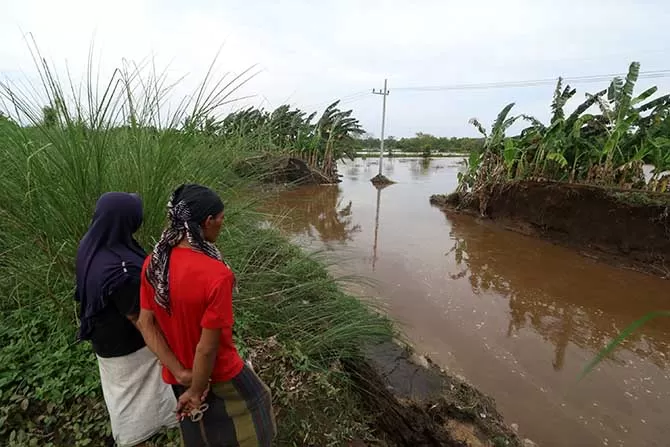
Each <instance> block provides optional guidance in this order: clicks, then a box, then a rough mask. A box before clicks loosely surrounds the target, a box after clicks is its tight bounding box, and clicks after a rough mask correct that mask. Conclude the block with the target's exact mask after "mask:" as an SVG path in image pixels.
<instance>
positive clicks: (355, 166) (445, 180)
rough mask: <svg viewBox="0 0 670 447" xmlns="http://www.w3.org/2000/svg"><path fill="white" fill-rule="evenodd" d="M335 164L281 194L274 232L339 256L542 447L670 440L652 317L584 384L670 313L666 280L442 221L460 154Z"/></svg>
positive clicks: (410, 333) (461, 220)
mask: <svg viewBox="0 0 670 447" xmlns="http://www.w3.org/2000/svg"><path fill="white" fill-rule="evenodd" d="M378 166H379V165H378V161H377V160H376V159H371V158H369V159H367V160H362V159H356V160H355V161H351V162H347V163H344V164H341V165H340V166H339V169H340V173H341V174H343V178H342V183H341V184H340V185H338V186H317V187H312V186H310V187H302V188H299V189H296V190H292V191H285V192H280V193H277V196H276V197H274V200H272V201H271V205H270V208H269V210H270V211H271V212H272V213H273V214H276V215H282V216H283V217H282V218H281V219H276V225H278V226H279V227H280V228H281V229H282V230H284V231H285V232H287V233H289V234H290V235H291V236H292V237H293V238H294V239H295V240H296V241H298V243H300V244H302V245H303V246H304V247H306V248H307V249H309V250H315V251H316V250H318V251H323V252H325V253H326V255H327V256H328V257H329V258H331V259H333V260H334V264H333V269H334V272H336V274H338V275H340V274H342V275H356V276H358V277H361V278H365V279H366V280H365V281H359V282H356V283H355V285H354V286H349V287H350V290H355V291H356V293H358V294H360V295H361V296H365V297H367V299H369V300H371V301H372V302H373V303H374V304H375V305H378V306H380V307H382V308H383V310H384V311H385V312H386V313H387V314H388V315H389V316H390V317H391V318H392V319H394V320H395V321H396V322H397V323H398V324H399V326H400V328H401V329H402V330H403V332H404V333H405V334H406V336H407V338H408V340H409V341H410V342H411V344H412V345H413V346H414V347H415V348H416V349H417V350H418V351H420V352H423V353H425V354H427V355H428V356H430V357H431V358H432V359H433V360H434V361H435V362H436V363H438V364H439V365H441V366H442V367H443V368H445V369H446V370H448V371H449V372H450V373H452V374H457V375H460V376H462V377H464V378H466V380H467V381H469V382H470V383H472V384H473V385H475V386H476V387H478V388H479V389H480V390H481V391H483V392H484V393H487V394H489V395H490V396H492V397H493V398H494V399H495V400H496V402H497V404H498V408H499V410H500V411H501V412H502V414H503V415H504V417H505V419H506V421H507V422H508V423H510V424H511V423H517V424H518V425H519V426H520V433H521V435H522V436H523V437H528V438H530V439H533V440H534V441H535V442H537V443H538V444H539V445H540V446H543V447H564V446H565V447H567V446H571V447H572V446H599V445H609V446H635V447H638V446H668V445H670V423H668V419H667V417H668V415H670V412H669V411H668V410H670V381H669V380H668V379H669V374H670V373H669V365H668V359H669V358H668V356H669V355H670V350H669V343H670V325H669V324H668V322H667V321H666V320H664V319H659V320H654V321H652V322H651V323H649V324H647V325H645V326H643V327H642V328H641V329H639V330H638V331H637V332H635V333H634V334H633V335H632V336H631V337H630V338H629V339H628V340H627V341H626V342H625V343H624V344H623V345H622V346H621V347H620V348H618V349H617V350H616V352H615V353H614V355H613V356H611V357H610V358H607V359H606V360H604V362H603V363H601V364H600V366H598V367H597V368H596V369H595V370H594V371H593V372H592V373H591V374H589V375H588V376H587V377H586V378H584V379H582V380H581V381H578V378H579V375H580V371H581V370H582V368H583V367H584V366H585V365H586V364H587V363H588V361H589V360H590V359H592V358H593V357H594V356H595V355H596V354H597V352H598V351H599V350H600V349H601V348H602V347H603V346H604V345H606V344H607V342H608V341H609V340H610V339H612V338H613V337H614V336H615V335H616V334H617V333H618V332H619V331H620V330H621V329H623V328H625V327H626V326H627V325H628V324H630V323H631V322H632V321H634V320H635V319H637V318H639V317H641V316H642V315H644V314H646V313H648V312H651V311H655V310H664V309H667V307H666V306H667V304H668V300H669V299H670V297H668V291H669V290H670V288H669V285H670V283H668V282H667V281H664V280H661V279H658V278H655V277H652V276H647V275H644V274H641V273H637V272H633V271H628V270H622V269H616V268H613V267H610V266H608V265H604V264H601V263H598V262H596V261H594V260H592V259H589V258H586V257H583V256H580V255H579V254H577V253H575V252H573V251H571V250H568V249H565V248H563V247H559V246H556V245H553V244H551V243H548V242H545V241H542V240H538V239H535V238H531V237H527V236H523V235H520V234H517V233H514V232H511V231H506V230H503V229H500V228H497V227H495V226H493V225H491V224H490V223H486V222H482V221H480V220H478V219H475V218H473V217H470V216H464V215H445V214H444V213H443V212H442V211H440V210H438V209H436V208H434V207H432V206H431V205H430V204H429V202H428V198H429V196H430V195H431V194H435V193H446V192H451V191H453V190H454V189H455V187H456V184H457V173H458V171H459V170H460V169H462V166H463V165H462V164H461V159H459V158H440V159H433V160H422V159H387V160H384V164H383V170H384V174H385V175H386V176H388V177H389V178H391V179H393V180H394V181H396V182H397V183H396V184H394V185H392V186H389V187H387V188H385V189H383V190H379V191H378V190H377V189H375V187H373V186H372V185H371V184H370V182H369V179H370V178H371V177H373V176H374V175H375V174H377V169H378Z"/></svg>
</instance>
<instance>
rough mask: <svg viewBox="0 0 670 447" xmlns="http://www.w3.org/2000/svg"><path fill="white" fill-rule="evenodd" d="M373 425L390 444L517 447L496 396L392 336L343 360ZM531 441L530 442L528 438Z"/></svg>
mask: <svg viewBox="0 0 670 447" xmlns="http://www.w3.org/2000/svg"><path fill="white" fill-rule="evenodd" d="M344 369H345V371H346V372H347V373H348V374H349V375H350V376H351V378H352V379H353V381H354V383H355V384H356V385H357V389H358V390H359V394H360V398H361V402H362V404H363V405H364V406H365V407H366V409H367V410H368V411H369V412H371V414H373V415H374V421H375V427H374V429H375V431H376V435H377V436H379V438H380V439H381V440H383V441H384V442H385V443H387V445H391V446H417V447H418V446H436V447H437V446H444V447H488V446H496V447H498V446H500V447H502V446H509V447H517V446H522V445H531V444H532V442H531V441H529V440H524V441H523V442H522V441H521V440H520V439H519V437H518V436H517V435H516V433H515V431H514V430H512V429H511V428H510V427H508V426H507V425H506V424H505V423H504V421H503V418H502V416H501V415H500V413H498V411H497V409H496V405H495V402H494V401H493V399H491V398H490V397H488V396H485V395H484V394H482V393H481V392H479V391H478V390H477V389H476V388H474V387H473V386H472V385H470V384H468V383H466V382H465V381H463V380H461V379H458V378H456V377H453V376H450V375H448V374H447V373H446V372H445V371H443V370H441V369H440V368H438V367H437V366H436V365H435V364H434V363H433V362H432V361H431V360H430V359H428V358H426V357H424V356H421V355H418V354H416V353H412V351H411V350H410V349H409V348H407V347H406V346H403V345H402V344H400V343H396V342H387V343H382V344H379V345H376V346H371V347H368V348H367V349H365V350H364V352H363V357H362V358H360V359H357V360H354V361H347V362H345V364H344ZM533 445H534V444H533Z"/></svg>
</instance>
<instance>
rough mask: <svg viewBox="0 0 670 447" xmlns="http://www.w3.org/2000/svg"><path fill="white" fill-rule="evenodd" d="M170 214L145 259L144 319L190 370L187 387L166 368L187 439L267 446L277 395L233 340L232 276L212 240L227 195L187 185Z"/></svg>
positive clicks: (144, 326) (151, 334) (147, 329)
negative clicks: (271, 392)
mask: <svg viewBox="0 0 670 447" xmlns="http://www.w3.org/2000/svg"><path fill="white" fill-rule="evenodd" d="M168 217H169V223H168V227H167V228H166V229H165V231H164V232H163V234H162V236H161V239H160V241H158V243H157V244H156V247H155V249H154V252H153V254H152V255H151V256H150V257H149V258H148V259H147V260H146V262H145V263H144V269H143V274H142V286H141V291H140V295H141V307H142V309H141V311H140V320H139V327H140V328H141V330H142V333H143V334H144V336H145V339H146V340H147V343H148V344H149V346H150V347H152V346H153V342H152V341H151V340H153V339H154V338H155V337H156V336H157V335H156V334H158V333H159V332H160V331H162V333H164V334H165V338H166V339H167V342H168V344H169V345H170V347H171V348H172V350H173V351H174V354H175V355H176V356H177V359H178V360H179V362H181V363H182V364H183V365H184V366H185V367H186V368H189V369H192V371H193V375H192V383H191V386H190V387H188V388H187V387H185V386H182V385H180V384H179V381H178V380H177V378H176V377H175V376H174V375H173V374H172V372H171V371H170V370H169V369H165V368H164V369H163V379H164V380H165V381H166V382H167V383H169V384H170V385H172V387H173V390H174V393H175V395H176V396H177V397H178V400H179V402H178V406H177V409H178V412H179V413H180V415H181V416H182V417H181V429H182V436H183V440H184V444H185V445H186V446H187V447H192V446H211V447H215V446H269V445H271V443H272V439H273V438H274V435H275V422H274V416H273V413H272V397H271V395H270V390H269V389H268V387H267V386H266V385H265V384H264V383H263V382H262V381H261V380H260V379H259V378H258V377H257V376H256V374H255V373H254V372H253V371H252V369H251V368H250V367H249V366H248V365H247V364H245V363H244V362H243V361H242V359H241V358H240V356H239V354H238V352H237V349H236V348H235V345H234V344H233V303H232V293H233V288H234V285H235V278H234V275H233V272H232V271H231V270H230V269H229V268H228V266H227V265H226V264H225V263H224V262H223V260H222V259H221V254H220V253H219V250H218V249H217V248H216V246H215V245H214V242H215V241H216V239H217V237H218V236H219V233H220V231H221V225H222V224H223V202H222V201H221V199H220V198H219V197H218V196H217V195H216V194H215V193H214V192H213V191H212V190H210V189H208V188H206V187H204V186H200V185H192V184H188V185H182V186H180V187H179V188H177V190H176V191H174V193H173V194H172V198H171V200H170V202H169V203H168ZM156 354H157V355H158V357H159V358H160V359H161V360H163V357H162V356H161V353H160V352H157V353H156ZM203 404H204V405H203Z"/></svg>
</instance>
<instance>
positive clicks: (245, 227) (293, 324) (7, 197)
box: [0, 51, 391, 445]
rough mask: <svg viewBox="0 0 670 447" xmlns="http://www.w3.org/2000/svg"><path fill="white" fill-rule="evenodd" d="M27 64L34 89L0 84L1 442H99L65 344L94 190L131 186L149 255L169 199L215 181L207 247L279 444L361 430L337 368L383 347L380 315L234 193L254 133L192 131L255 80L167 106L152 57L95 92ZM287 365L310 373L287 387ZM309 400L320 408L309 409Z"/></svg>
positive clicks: (339, 437)
mask: <svg viewBox="0 0 670 447" xmlns="http://www.w3.org/2000/svg"><path fill="white" fill-rule="evenodd" d="M34 56H35V60H36V68H37V70H38V72H39V75H40V79H41V84H39V85H32V86H29V87H28V88H21V87H20V86H18V85H16V84H9V83H3V84H1V85H0V93H1V94H2V97H3V99H4V103H5V105H6V109H7V112H9V113H10V116H11V118H12V119H9V120H7V119H2V118H0V163H1V165H2V167H3V169H2V170H0V190H2V192H3V193H2V195H0V254H1V256H0V268H1V269H2V275H0V310H1V311H2V312H0V339H1V341H0V346H1V347H2V353H1V354H0V364H2V365H3V366H2V368H1V369H0V390H1V394H0V441H2V444H3V445H5V444H9V445H29V444H30V445H32V444H34V445H100V444H101V443H102V442H103V441H102V439H103V438H104V437H105V436H107V435H109V427H108V424H107V419H106V413H105V411H104V405H103V404H102V400H101V394H100V389H99V384H98V375H97V369H96V366H95V362H94V357H93V355H92V352H91V349H90V347H89V346H88V345H87V344H75V343H74V334H75V331H76V324H77V318H76V306H75V303H74V301H73V283H74V255H75V251H76V247H77V243H78V241H79V239H80V238H81V236H82V235H83V234H84V232H85V231H86V229H87V226H88V223H89V220H90V216H91V214H92V211H93V208H94V205H95V201H96V200H97V198H98V197H99V195H100V194H101V193H103V192H105V191H130V192H137V193H139V194H140V195H141V196H142V198H143V201H144V207H145V221H144V225H143V227H142V229H141V231H140V233H139V240H140V241H141V243H143V245H144V246H145V247H146V248H150V247H151V245H152V242H153V240H154V238H155V237H157V236H158V235H159V234H160V230H161V228H162V225H163V222H164V216H165V203H166V200H167V197H168V196H169V193H170V191H171V190H172V189H173V188H174V187H175V186H176V185H178V184H180V183H183V182H187V181H193V182H199V183H203V184H207V185H210V186H212V187H213V188H215V189H217V190H218V191H219V192H220V193H221V195H222V196H223V197H224V201H226V202H227V212H226V225H225V231H224V232H223V234H222V237H221V239H220V246H221V248H222V251H223V253H224V256H226V257H227V259H228V260H229V261H230V262H231V264H232V266H233V269H234V270H236V272H237V274H238V277H239V284H240V289H241V291H240V294H239V296H237V297H236V298H235V310H236V315H237V325H236V331H235V333H236V338H237V340H238V343H239V344H240V346H241V348H242V351H243V352H244V353H245V354H249V355H252V354H253V353H254V351H262V350H263V349H264V346H265V344H266V341H267V340H272V343H271V345H272V346H274V348H273V349H272V350H271V351H272V352H270V354H269V355H268V356H266V357H265V363H266V364H264V365H261V367H260V370H261V372H262V374H264V377H265V378H266V380H268V381H269V383H270V384H271V385H273V386H275V387H276V389H275V391H276V393H277V399H278V401H279V402H280V406H279V408H280V412H279V415H278V418H279V423H280V427H283V429H280V434H281V441H282V442H286V443H296V444H301V443H303V442H310V443H313V444H317V445H325V444H327V443H333V444H337V443H341V442H342V441H343V438H344V437H347V436H352V435H354V434H362V435H365V433H360V432H365V430H366V429H365V426H364V424H362V423H361V422H362V421H365V418H364V417H363V416H362V415H361V414H359V413H358V410H357V407H356V404H355V400H354V399H353V397H352V396H353V395H352V394H351V393H349V392H348V390H349V384H348V381H347V379H346V377H345V376H344V375H342V374H341V373H340V372H339V369H338V368H337V364H338V360H340V359H342V358H347V357H351V356H353V355H356V353H357V350H358V348H359V347H360V346H361V345H363V344H366V343H369V342H374V341H376V340H383V339H387V338H389V337H390V336H391V328H390V326H389V324H388V322H387V321H386V320H385V319H384V318H382V317H380V316H378V315H377V314H375V313H372V312H370V311H369V310H368V309H367V308H366V307H365V306H364V305H363V304H362V303H361V302H360V301H358V300H356V299H354V298H351V297H348V296H346V295H344V294H343V293H342V292H341V291H340V290H339V288H338V287H337V285H336V284H335V283H334V281H333V279H332V278H331V277H330V276H329V275H328V273H327V272H326V269H325V268H324V267H323V265H321V264H320V263H319V262H318V261H316V260H314V259H312V258H311V257H310V256H308V255H306V254H304V253H303V252H302V251H300V250H298V249H297V248H295V247H293V246H292V245H290V244H289V243H288V242H287V241H286V240H284V239H283V238H281V237H280V236H279V234H278V233H277V232H276V231H274V230H271V229H262V228H261V227H260V225H259V222H260V218H261V216H260V215H259V214H258V213H257V212H256V211H255V208H254V206H253V203H254V201H253V200H251V199H250V198H249V196H248V193H247V192H246V186H248V185H249V183H250V182H252V181H253V179H245V178H240V177H238V176H237V175H236V174H235V173H234V172H233V170H232V169H231V165H232V164H234V162H235V161H236V160H238V159H240V158H241V157H248V156H249V155H253V154H254V153H255V152H257V151H258V150H259V149H261V147H260V146H261V145H262V144H260V143H259V142H258V141H256V140H255V139H254V137H253V135H246V136H245V137H244V138H234V137H231V138H220V137H216V138H212V137H211V136H209V135H207V133H204V132H202V131H201V130H200V128H201V126H198V125H195V124H197V123H198V122H201V121H202V120H204V119H206V117H209V116H212V115H213V114H216V113H217V111H218V110H219V109H220V108H221V107H222V106H224V105H226V104H230V103H231V102H233V101H235V99H236V94H237V91H238V88H239V87H240V86H241V85H243V84H244V83H245V82H247V81H248V80H249V79H250V77H252V75H253V73H252V72H251V71H246V72H243V73H242V74H241V75H238V76H235V77H233V76H230V77H227V78H226V77H224V78H223V79H214V78H213V77H212V75H211V73H212V71H210V73H208V74H207V76H206V77H205V79H204V81H203V82H202V84H201V85H200V87H199V88H198V89H197V90H196V91H195V92H193V94H191V95H189V96H187V97H186V98H184V99H182V100H178V99H177V98H174V97H173V96H171V94H172V92H173V90H172V86H170V85H169V84H168V81H167V79H166V77H165V76H164V75H163V74H161V73H158V72H156V71H155V70H154V69H153V67H152V66H151V65H150V64H145V65H131V64H125V65H124V66H122V67H121V68H119V69H117V70H115V71H114V72H113V73H112V74H111V76H110V77H109V79H108V80H107V81H106V82H104V83H99V82H98V75H97V74H94V73H93V70H89V72H88V73H87V76H86V79H85V81H84V82H83V83H82V84H81V85H79V84H77V83H75V82H73V81H72V80H71V79H68V80H67V81H61V80H59V78H58V77H57V76H56V74H55V71H54V70H53V68H52V67H51V66H49V65H48V64H47V63H46V62H44V59H43V58H42V57H41V55H39V53H38V52H37V51H34ZM91 66H92V62H91ZM45 106H46V107H47V108H48V110H44V107H45ZM47 112H48V113H47ZM47 116H48V119H45V118H46V117H47ZM277 346H278V347H277ZM274 365H277V367H276V368H275V366H274ZM282 365H283V366H282ZM287 368H288V370H289V371H297V370H299V371H300V373H301V374H303V375H305V377H307V378H310V377H311V378H312V379H313V378H314V377H317V378H318V380H316V379H314V380H312V379H309V380H308V379H305V381H304V382H303V389H302V390H301V393H299V394H298V393H297V392H296V391H295V390H293V391H288V390H290V389H291V387H288V386H284V385H283V382H282V381H283V380H285V379H286V377H283V376H286V375H287V374H284V373H283V372H285V371H286V369H287ZM291 374H292V373H291ZM288 375H290V374H288ZM324 387H326V388H327V389H328V390H330V391H329V392H328V393H324V392H322V390H323V389H324ZM333 390H335V391H333ZM338 390H339V391H338ZM291 393H293V394H291ZM297 396H299V397H300V399H297ZM320 405H321V406H324V405H325V406H327V407H328V408H329V410H328V411H325V410H324V411H323V412H319V410H318V408H312V409H311V410H310V406H317V407H318V406H320ZM338 418H341V420H340V419H338ZM165 442H167V441H165ZM31 443H32V444H31Z"/></svg>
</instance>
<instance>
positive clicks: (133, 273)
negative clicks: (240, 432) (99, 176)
mask: <svg viewBox="0 0 670 447" xmlns="http://www.w3.org/2000/svg"><path fill="white" fill-rule="evenodd" d="M141 224H142V201H141V200H140V198H139V197H138V196H137V195H134V194H127V193H120V192H110V193H106V194H103V195H102V196H101V197H100V198H99V199H98V202H97V204H96V207H95V214H94V215H93V221H92V223H91V226H90V227H89V229H88V231H87V233H86V234H85V235H84V237H83V239H82V240H81V242H80V243H79V249H78V250H77V264H76V268H77V288H76V293H75V299H76V300H77V301H79V303H80V314H79V316H80V320H81V324H80V328H79V334H78V339H79V340H90V341H91V344H92V345H93V350H94V351H95V353H96V356H97V358H98V366H99V370H100V382H101V384H102V392H103V396H104V398H105V403H106V405H107V410H108V411H109V417H110V420H111V425H112V434H113V436H114V440H115V441H116V443H117V445H120V446H136V445H141V444H142V443H143V442H144V441H146V440H147V439H149V438H150V437H151V436H152V435H154V434H155V433H156V432H158V431H159V430H160V429H161V428H162V427H171V426H175V425H176V420H175V413H174V409H175V406H176V404H177V402H176V400H175V397H174V395H173V394H172V391H171V389H170V387H168V386H167V385H166V384H165V383H163V381H162V380H161V377H160V372H161V369H160V364H159V362H158V359H157V358H156V356H155V355H154V354H153V353H152V352H151V351H150V350H149V349H147V347H146V346H145V343H144V340H143V338H142V335H141V334H140V332H139V331H138V330H137V328H136V327H135V325H134V322H136V321H137V318H138V314H139V289H140V273H141V268H142V263H143V262H144V259H145V257H146V254H145V252H144V250H142V247H140V245H139V244H138V243H137V242H136V241H135V239H134V238H133V234H134V233H135V232H136V231H137V230H138V229H139V227H140V225H141ZM159 344H160V341H159ZM162 349H163V350H164V351H167V352H170V351H169V349H168V348H167V345H166V344H165V341H164V340H163V341H162ZM165 362H166V364H168V365H170V366H171V367H172V368H173V371H174V372H175V374H177V376H178V377H179V379H180V380H181V381H182V382H183V383H189V382H190V371H187V370H186V369H184V368H183V367H182V366H181V364H179V363H178V362H177V360H176V358H175V357H174V355H172V357H170V354H167V355H166V360H165Z"/></svg>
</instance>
